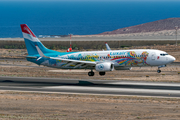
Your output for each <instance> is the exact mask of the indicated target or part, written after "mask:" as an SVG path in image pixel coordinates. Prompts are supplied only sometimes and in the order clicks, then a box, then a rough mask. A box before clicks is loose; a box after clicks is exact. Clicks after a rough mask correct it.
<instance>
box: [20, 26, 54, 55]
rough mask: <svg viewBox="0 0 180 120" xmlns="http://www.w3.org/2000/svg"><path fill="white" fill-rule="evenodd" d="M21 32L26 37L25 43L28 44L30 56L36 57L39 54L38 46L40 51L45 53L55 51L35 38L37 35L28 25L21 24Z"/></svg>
mask: <svg viewBox="0 0 180 120" xmlns="http://www.w3.org/2000/svg"><path fill="white" fill-rule="evenodd" d="M20 26H21V30H22V34H23V37H24V41H25V44H26V48H27V51H28V54H29V55H35V54H38V51H37V49H36V46H38V47H39V49H40V50H41V51H42V52H43V53H45V54H46V53H52V52H53V50H49V49H47V48H46V47H45V46H44V45H43V44H42V43H41V42H40V41H39V39H38V38H37V37H36V36H35V34H34V33H33V32H32V31H31V29H30V28H29V27H28V26H27V25H26V24H21V25H20Z"/></svg>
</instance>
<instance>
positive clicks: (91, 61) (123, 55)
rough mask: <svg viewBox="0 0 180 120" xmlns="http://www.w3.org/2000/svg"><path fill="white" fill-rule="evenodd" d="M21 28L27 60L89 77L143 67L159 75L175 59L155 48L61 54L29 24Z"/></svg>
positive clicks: (22, 25)
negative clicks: (83, 72) (79, 71)
mask: <svg viewBox="0 0 180 120" xmlns="http://www.w3.org/2000/svg"><path fill="white" fill-rule="evenodd" d="M20 26H21V30H22V34H23V37H24V41H25V44H26V48H27V52H28V55H27V56H26V59H27V60H28V61H30V62H33V63H36V64H38V65H44V66H48V67H53V68H59V69H89V70H90V71H89V72H88V75H89V76H94V72H93V70H96V71H98V72H99V75H101V76H103V75H105V73H106V72H110V71H113V70H114V69H115V70H131V68H132V67H144V66H158V70H157V72H158V73H160V72H161V70H160V68H162V67H166V65H167V64H169V63H171V62H173V61H175V60H176V59H175V58H174V57H173V56H171V55H168V54H167V53H166V52H164V51H161V50H154V49H130V50H107V51H84V52H58V51H54V50H50V49H47V48H46V47H45V46H44V45H43V44H42V43H41V42H40V40H39V39H38V38H37V37H36V36H35V34H34V33H33V32H32V31H31V29H30V28H29V27H28V26H27V25H26V24H21V25H20Z"/></svg>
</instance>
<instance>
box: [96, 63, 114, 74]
mask: <svg viewBox="0 0 180 120" xmlns="http://www.w3.org/2000/svg"><path fill="white" fill-rule="evenodd" d="M95 69H96V71H99V72H105V71H113V70H114V64H112V63H110V62H105V63H98V64H96V66H95Z"/></svg>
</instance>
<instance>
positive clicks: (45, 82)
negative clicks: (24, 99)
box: [0, 77, 180, 98]
mask: <svg viewBox="0 0 180 120" xmlns="http://www.w3.org/2000/svg"><path fill="white" fill-rule="evenodd" d="M0 90H7V91H32V92H47V93H52V92H56V93H63V94H90V95H117V96H151V97H168V98H169V97H176V98H180V83H159V82H158V83H156V82H139V81H123V80H122V81H115V80H78V79H55V78H30V77H29V78H28V77H27V78H26V77H0Z"/></svg>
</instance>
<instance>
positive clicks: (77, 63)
mask: <svg viewBox="0 0 180 120" xmlns="http://www.w3.org/2000/svg"><path fill="white" fill-rule="evenodd" d="M36 49H37V51H38V53H39V55H40V56H41V57H40V58H38V59H37V60H39V59H41V58H42V57H45V58H49V59H53V60H60V61H63V62H66V64H65V65H63V67H64V68H68V67H70V66H72V65H73V66H74V67H73V68H74V69H75V68H78V67H80V68H87V67H93V68H94V67H95V65H96V62H91V61H80V60H72V59H63V58H59V57H47V56H45V55H44V54H43V52H42V51H41V50H40V49H39V47H38V46H36Z"/></svg>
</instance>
